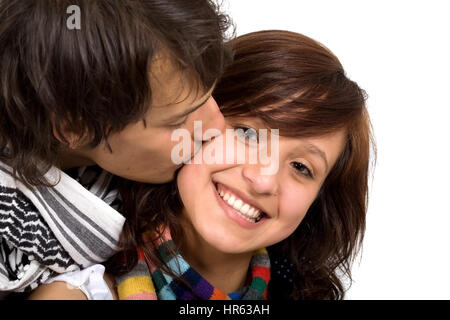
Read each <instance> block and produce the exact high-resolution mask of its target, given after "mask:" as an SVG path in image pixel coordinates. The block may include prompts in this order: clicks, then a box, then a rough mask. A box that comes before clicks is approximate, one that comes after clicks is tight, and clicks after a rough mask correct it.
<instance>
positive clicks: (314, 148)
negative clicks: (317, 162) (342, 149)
mask: <svg viewBox="0 0 450 320" xmlns="http://www.w3.org/2000/svg"><path fill="white" fill-rule="evenodd" d="M304 149H305V150H306V152H308V153H311V154H313V155H317V156H319V157H320V158H321V159H322V160H323V162H324V163H325V172H328V168H329V165H328V160H327V155H326V153H325V152H324V151H323V150H321V149H319V148H318V147H317V146H316V145H314V144H312V143H309V144H307V145H306V146H305V147H304Z"/></svg>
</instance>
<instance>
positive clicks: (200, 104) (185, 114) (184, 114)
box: [165, 95, 211, 123]
mask: <svg viewBox="0 0 450 320" xmlns="http://www.w3.org/2000/svg"><path fill="white" fill-rule="evenodd" d="M209 98H211V95H209V96H208V97H206V99H205V100H203V101H202V102H201V103H199V104H198V105H196V106H195V107H193V108H191V109H189V110H186V111H184V112H183V113H181V114H177V115H175V116H172V117H170V118H169V119H167V120H165V121H166V122H169V123H170V122H173V121H175V120H178V119H181V118H183V117H185V116H187V115H188V114H191V113H192V112H195V111H196V110H197V109H199V108H201V107H202V106H203V105H204V104H205V103H206V102H207V101H208V100H209Z"/></svg>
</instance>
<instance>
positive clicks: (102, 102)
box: [0, 0, 231, 185]
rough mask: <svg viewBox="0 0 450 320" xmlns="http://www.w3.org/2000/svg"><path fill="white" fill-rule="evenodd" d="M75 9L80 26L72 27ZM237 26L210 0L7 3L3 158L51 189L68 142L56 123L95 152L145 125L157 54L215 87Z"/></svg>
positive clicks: (2, 26)
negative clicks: (51, 174)
mask: <svg viewBox="0 0 450 320" xmlns="http://www.w3.org/2000/svg"><path fill="white" fill-rule="evenodd" d="M72 5H77V6H78V7H79V8H80V11H81V16H80V21H81V29H80V30H76V29H75V30H70V29H69V28H68V27H67V20H68V19H69V17H70V15H69V14H68V13H67V9H68V7H69V6H72ZM230 25H231V24H230V20H229V18H228V16H226V15H224V14H222V13H220V11H219V7H218V6H217V4H216V3H215V2H214V1H213V0H189V1H185V0H170V1H161V0H146V1H144V0H133V1H123V0H102V1H92V0H39V1H22V0H0V161H2V162H6V163H8V164H9V165H10V166H11V167H12V168H13V170H14V174H15V175H16V177H17V178H19V179H21V180H22V181H24V182H25V183H27V184H28V185H40V184H43V185H48V184H49V182H48V181H46V179H45V178H44V176H43V175H44V174H45V173H46V172H47V171H48V169H49V168H50V166H52V165H57V163H56V159H57V157H56V155H57V153H58V149H59V148H60V146H61V143H60V141H59V140H58V139H57V138H56V137H55V135H54V130H53V129H54V127H55V130H56V132H58V133H59V136H60V137H61V139H63V140H64V135H63V134H61V132H62V128H64V129H65V130H67V131H70V132H73V133H75V134H77V135H78V136H83V137H88V139H89V141H88V142H87V145H88V146H90V147H95V146H96V145H98V144H99V143H100V142H101V141H103V140H104V141H106V142H107V138H108V136H109V134H111V133H113V132H118V131H121V130H122V129H123V128H124V127H125V126H126V125H128V124H130V123H133V122H137V121H140V120H142V119H143V116H144V114H145V113H146V112H147V110H148V108H149V105H150V101H151V96H152V93H151V86H150V83H149V81H150V80H149V76H148V72H149V71H150V68H151V62H152V60H153V59H154V57H155V55H156V54H157V53H158V52H164V53H167V54H168V55H169V56H170V57H171V58H172V60H173V62H174V63H175V64H176V65H177V66H179V69H180V71H183V72H186V73H188V75H189V76H192V77H193V78H194V79H196V80H197V81H196V82H197V84H198V85H199V86H200V87H203V88H204V89H209V88H211V87H212V86H213V84H214V83H215V82H216V81H217V79H218V78H219V77H220V76H221V74H222V72H223V70H224V68H225V66H226V65H227V64H228V62H229V61H230V60H231V59H230V58H231V54H230V52H229V51H227V50H226V48H225V46H224V40H225V39H226V32H227V30H228V28H229V26H230ZM64 142H67V141H64ZM6 148H7V149H8V150H6Z"/></svg>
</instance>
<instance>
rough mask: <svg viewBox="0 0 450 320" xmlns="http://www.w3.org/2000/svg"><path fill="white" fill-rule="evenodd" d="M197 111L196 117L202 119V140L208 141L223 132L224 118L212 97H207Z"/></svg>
mask: <svg viewBox="0 0 450 320" xmlns="http://www.w3.org/2000/svg"><path fill="white" fill-rule="evenodd" d="M198 112H199V113H200V114H199V118H198V119H199V120H201V121H202V131H203V132H202V140H203V141H209V140H211V139H212V138H213V137H216V136H218V135H220V134H222V133H224V132H225V119H224V117H223V114H222V112H220V109H219V106H218V105H217V102H216V100H214V98H213V97H211V98H209V99H208V101H206V103H205V105H204V106H203V107H202V108H200V109H199V110H198ZM209 129H211V130H209ZM205 133H206V134H205Z"/></svg>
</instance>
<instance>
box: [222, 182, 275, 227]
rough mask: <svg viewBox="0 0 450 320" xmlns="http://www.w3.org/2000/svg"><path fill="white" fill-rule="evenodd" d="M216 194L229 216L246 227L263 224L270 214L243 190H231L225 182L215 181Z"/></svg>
mask: <svg viewBox="0 0 450 320" xmlns="http://www.w3.org/2000/svg"><path fill="white" fill-rule="evenodd" d="M214 186H215V192H214V193H215V194H216V198H217V201H218V202H219V205H220V206H221V207H222V209H223V210H224V212H225V213H226V214H227V216H228V217H229V218H231V219H232V220H234V221H235V222H237V223H238V224H239V225H240V226H242V227H244V228H255V227H257V226H259V225H261V224H263V223H264V222H265V221H266V220H267V219H268V218H269V216H268V215H267V214H266V213H265V212H264V211H263V209H262V208H261V206H260V205H258V204H256V203H255V201H253V200H251V199H250V197H248V196H245V195H243V194H242V192H239V191H237V190H231V188H230V187H228V186H226V185H224V184H223V183H218V182H216V183H214Z"/></svg>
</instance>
